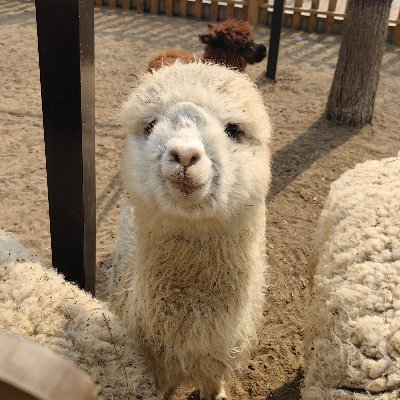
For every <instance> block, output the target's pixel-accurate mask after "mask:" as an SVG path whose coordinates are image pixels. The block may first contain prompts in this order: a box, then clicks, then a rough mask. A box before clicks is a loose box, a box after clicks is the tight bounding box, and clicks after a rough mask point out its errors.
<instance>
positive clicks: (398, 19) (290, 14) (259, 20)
mask: <svg viewBox="0 0 400 400" xmlns="http://www.w3.org/2000/svg"><path fill="white" fill-rule="evenodd" d="M347 1H348V0H347ZM347 1H346V0H286V3H285V13H284V18H283V26H285V27H290V28H293V29H301V30H304V31H308V32H325V33H341V31H342V25H343V20H344V18H345V16H346V14H345V10H346V4H347ZM94 2H95V5H96V6H103V5H104V6H108V7H122V8H124V9H134V10H136V11H137V12H139V13H151V14H164V15H167V16H171V17H172V16H179V17H185V18H194V19H197V20H206V21H222V20H225V19H227V18H232V17H234V18H237V19H246V20H248V21H249V22H250V23H251V24H253V25H254V24H262V25H267V26H270V24H271V21H272V11H273V8H274V5H273V0H264V1H263V0H224V1H221V0H94ZM388 23H389V32H388V40H390V41H391V42H392V43H399V42H400V10H399V6H398V5H397V6H395V5H394V6H393V8H392V11H391V14H390V19H389V22H388Z"/></svg>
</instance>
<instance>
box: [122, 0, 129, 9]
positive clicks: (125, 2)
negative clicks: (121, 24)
mask: <svg viewBox="0 0 400 400" xmlns="http://www.w3.org/2000/svg"><path fill="white" fill-rule="evenodd" d="M122 8H123V9H124V10H129V9H130V8H131V0H122Z"/></svg>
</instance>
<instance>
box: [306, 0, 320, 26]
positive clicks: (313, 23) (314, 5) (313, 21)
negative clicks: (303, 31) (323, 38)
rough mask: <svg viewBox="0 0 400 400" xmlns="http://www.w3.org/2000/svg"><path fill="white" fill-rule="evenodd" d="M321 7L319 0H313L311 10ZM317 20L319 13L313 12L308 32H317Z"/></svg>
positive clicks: (309, 18) (309, 20)
mask: <svg viewBox="0 0 400 400" xmlns="http://www.w3.org/2000/svg"><path fill="white" fill-rule="evenodd" d="M318 8H319V0H312V1H311V10H318ZM317 22H318V14H317V13H311V14H310V16H309V17H308V32H310V33H311V32H315V30H316V29H317Z"/></svg>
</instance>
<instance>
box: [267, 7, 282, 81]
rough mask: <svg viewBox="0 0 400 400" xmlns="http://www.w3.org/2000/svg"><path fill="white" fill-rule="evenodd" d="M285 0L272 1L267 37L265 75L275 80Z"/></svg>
mask: <svg viewBox="0 0 400 400" xmlns="http://www.w3.org/2000/svg"><path fill="white" fill-rule="evenodd" d="M284 4H285V0H275V1H274V11H273V13H272V22H271V34H270V39H269V51H268V64H267V72H266V73H265V76H266V77H267V78H269V79H273V80H275V75H276V66H277V63H278V53H279V42H280V40H281V29H282V21H283V9H284Z"/></svg>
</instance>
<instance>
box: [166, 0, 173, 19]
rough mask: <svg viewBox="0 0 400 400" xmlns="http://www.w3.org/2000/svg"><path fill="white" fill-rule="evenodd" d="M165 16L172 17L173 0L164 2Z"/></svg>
mask: <svg viewBox="0 0 400 400" xmlns="http://www.w3.org/2000/svg"><path fill="white" fill-rule="evenodd" d="M165 15H166V16H167V17H172V16H173V15H174V0H165Z"/></svg>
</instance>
